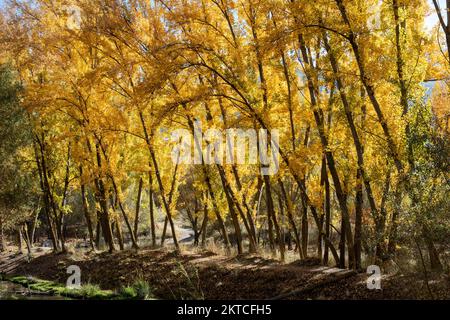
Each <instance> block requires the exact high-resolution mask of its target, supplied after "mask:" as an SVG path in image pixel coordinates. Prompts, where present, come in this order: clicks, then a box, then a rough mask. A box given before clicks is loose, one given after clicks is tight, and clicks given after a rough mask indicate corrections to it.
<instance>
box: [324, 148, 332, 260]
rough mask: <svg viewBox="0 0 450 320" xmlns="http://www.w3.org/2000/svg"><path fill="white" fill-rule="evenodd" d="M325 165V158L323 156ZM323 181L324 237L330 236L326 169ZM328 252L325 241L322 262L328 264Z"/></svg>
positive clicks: (328, 191)
mask: <svg viewBox="0 0 450 320" xmlns="http://www.w3.org/2000/svg"><path fill="white" fill-rule="evenodd" d="M323 161H325V165H326V158H325V157H324V160H323ZM323 183H324V188H325V199H324V202H325V203H324V212H325V239H329V238H330V225H331V199H330V181H329V180H328V171H327V170H326V169H325V172H324V175H323ZM328 252H329V244H328V242H327V241H325V249H324V255H323V263H324V264H325V265H328Z"/></svg>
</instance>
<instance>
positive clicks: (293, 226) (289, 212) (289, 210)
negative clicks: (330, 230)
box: [278, 180, 304, 259]
mask: <svg viewBox="0 0 450 320" xmlns="http://www.w3.org/2000/svg"><path fill="white" fill-rule="evenodd" d="M278 184H279V185H280V189H281V194H282V195H283V198H284V201H285V202H286V206H287V216H288V220H289V223H290V225H291V229H292V231H293V232H294V241H295V244H296V246H297V250H298V252H299V255H300V259H303V258H304V256H303V250H302V249H301V244H300V243H301V241H300V235H299V232H298V229H297V226H296V224H295V221H294V216H293V213H292V212H293V209H292V201H291V199H290V198H289V197H288V195H287V192H286V189H285V188H284V184H283V182H282V181H281V180H278Z"/></svg>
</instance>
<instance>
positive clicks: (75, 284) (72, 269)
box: [66, 265, 81, 289]
mask: <svg viewBox="0 0 450 320" xmlns="http://www.w3.org/2000/svg"><path fill="white" fill-rule="evenodd" d="M67 273H68V274H70V276H69V277H68V278H67V281H66V287H67V288H68V289H80V288H81V269H80V267H79V266H77V265H71V266H68V267H67Z"/></svg>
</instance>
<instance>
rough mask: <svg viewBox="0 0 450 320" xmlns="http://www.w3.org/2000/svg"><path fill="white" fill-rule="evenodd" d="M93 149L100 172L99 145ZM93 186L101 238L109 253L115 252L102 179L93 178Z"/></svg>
mask: <svg viewBox="0 0 450 320" xmlns="http://www.w3.org/2000/svg"><path fill="white" fill-rule="evenodd" d="M95 149H96V158H97V166H98V169H99V170H100V171H101V170H102V160H101V155H100V150H99V145H98V144H95ZM95 185H96V189H97V190H96V198H97V201H98V203H99V204H100V208H101V211H100V223H101V227H102V231H103V237H104V239H105V242H106V244H107V245H108V248H109V252H113V251H115V247H114V238H113V233H112V229H111V221H110V217H109V212H108V203H107V200H106V190H105V185H104V183H103V178H102V177H100V176H99V177H97V178H95Z"/></svg>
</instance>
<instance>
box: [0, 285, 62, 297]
mask: <svg viewBox="0 0 450 320" xmlns="http://www.w3.org/2000/svg"><path fill="white" fill-rule="evenodd" d="M64 299H66V298H64V297H60V296H51V295H46V294H41V293H39V292H32V291H30V290H28V289H27V288H25V287H23V286H21V285H18V284H15V283H12V282H8V281H0V300H64Z"/></svg>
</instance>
